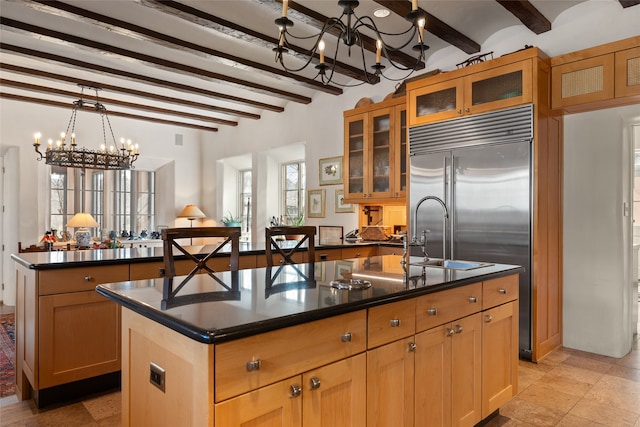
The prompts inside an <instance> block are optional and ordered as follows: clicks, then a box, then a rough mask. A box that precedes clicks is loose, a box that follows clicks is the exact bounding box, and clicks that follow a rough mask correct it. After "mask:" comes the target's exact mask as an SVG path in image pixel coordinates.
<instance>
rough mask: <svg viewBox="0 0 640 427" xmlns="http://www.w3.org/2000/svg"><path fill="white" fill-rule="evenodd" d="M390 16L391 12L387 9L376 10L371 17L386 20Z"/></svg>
mask: <svg viewBox="0 0 640 427" xmlns="http://www.w3.org/2000/svg"><path fill="white" fill-rule="evenodd" d="M390 14H391V12H390V11H389V9H376V10H374V11H373V16H375V17H376V18H386V17H387V16H389V15H390Z"/></svg>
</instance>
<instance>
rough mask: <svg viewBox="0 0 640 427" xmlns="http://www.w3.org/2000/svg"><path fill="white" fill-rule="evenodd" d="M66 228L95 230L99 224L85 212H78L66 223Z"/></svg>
mask: <svg viewBox="0 0 640 427" xmlns="http://www.w3.org/2000/svg"><path fill="white" fill-rule="evenodd" d="M67 227H76V228H80V227H82V228H95V227H100V224H98V223H97V222H96V220H95V219H93V217H92V216H91V214H89V213H86V212H78V213H77V214H75V215H74V216H73V218H71V220H70V221H69V222H68V223H67Z"/></svg>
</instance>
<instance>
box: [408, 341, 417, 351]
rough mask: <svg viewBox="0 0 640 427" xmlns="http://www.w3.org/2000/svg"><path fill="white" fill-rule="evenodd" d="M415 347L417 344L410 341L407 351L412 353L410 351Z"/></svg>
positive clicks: (414, 349)
mask: <svg viewBox="0 0 640 427" xmlns="http://www.w3.org/2000/svg"><path fill="white" fill-rule="evenodd" d="M417 347H418V346H417V345H416V343H414V342H410V343H409V353H412V352H414V351H416V348H417Z"/></svg>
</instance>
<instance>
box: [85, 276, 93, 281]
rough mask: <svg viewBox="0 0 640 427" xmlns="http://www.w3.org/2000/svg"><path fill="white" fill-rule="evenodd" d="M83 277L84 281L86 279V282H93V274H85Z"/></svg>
mask: <svg viewBox="0 0 640 427" xmlns="http://www.w3.org/2000/svg"><path fill="white" fill-rule="evenodd" d="M83 279H84V281H85V282H91V281H92V280H93V277H91V276H84V277H83Z"/></svg>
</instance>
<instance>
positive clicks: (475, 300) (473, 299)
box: [469, 297, 478, 304]
mask: <svg viewBox="0 0 640 427" xmlns="http://www.w3.org/2000/svg"><path fill="white" fill-rule="evenodd" d="M476 302H478V298H476V297H469V303H471V304H474V303H476Z"/></svg>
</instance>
